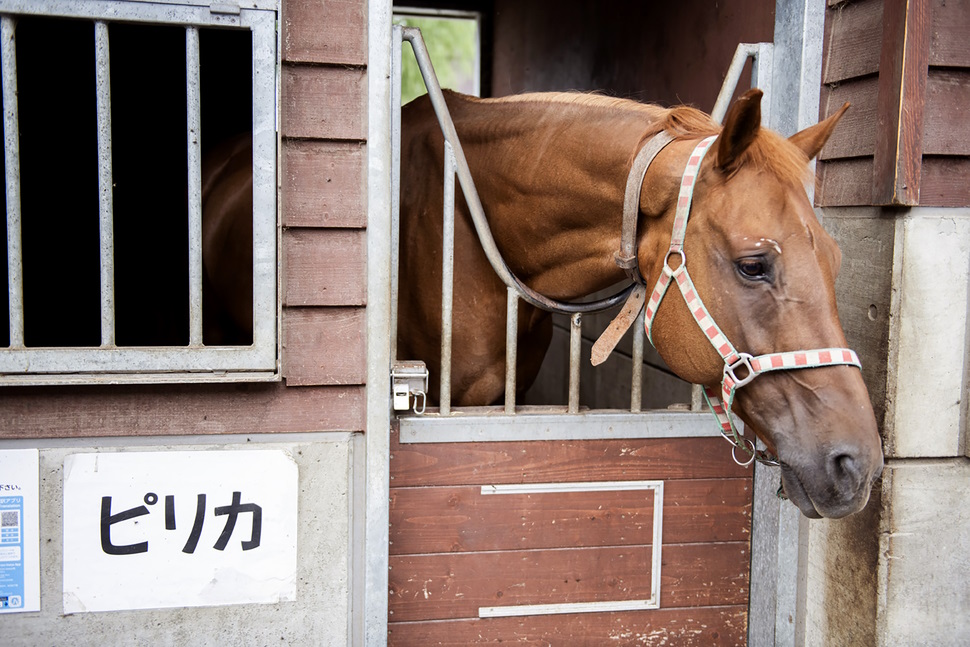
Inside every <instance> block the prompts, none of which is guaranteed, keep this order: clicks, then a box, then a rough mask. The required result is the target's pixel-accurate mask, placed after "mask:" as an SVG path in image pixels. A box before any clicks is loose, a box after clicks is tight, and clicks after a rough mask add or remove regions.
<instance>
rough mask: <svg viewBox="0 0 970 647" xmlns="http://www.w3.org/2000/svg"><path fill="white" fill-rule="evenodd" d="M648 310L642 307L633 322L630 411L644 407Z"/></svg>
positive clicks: (633, 411) (637, 411) (634, 411)
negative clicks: (644, 340)
mask: <svg viewBox="0 0 970 647" xmlns="http://www.w3.org/2000/svg"><path fill="white" fill-rule="evenodd" d="M646 314H647V313H646V310H645V309H641V310H640V314H638V315H637V320H636V323H634V324H633V375H632V376H631V377H630V411H631V412H632V413H639V412H640V410H641V408H642V407H643V338H644V337H646V335H645V334H644V328H643V322H644V318H645V317H646Z"/></svg>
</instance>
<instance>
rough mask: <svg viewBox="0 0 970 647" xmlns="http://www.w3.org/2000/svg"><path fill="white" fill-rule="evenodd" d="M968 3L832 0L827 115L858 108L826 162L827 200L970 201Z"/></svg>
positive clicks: (823, 199) (821, 182) (822, 177)
mask: <svg viewBox="0 0 970 647" xmlns="http://www.w3.org/2000/svg"><path fill="white" fill-rule="evenodd" d="M968 42H970V11H968V10H967V5H966V3H965V2H947V1H945V0H931V1H929V2H926V3H905V2H902V1H900V0H855V1H853V2H847V3H843V2H839V3H832V2H830V3H829V7H828V9H827V12H826V20H825V41H824V43H825V47H824V54H823V67H822V69H823V76H822V82H823V88H822V101H821V116H822V117H825V116H827V115H829V114H831V113H832V112H834V111H835V110H836V109H838V107H839V106H841V105H842V103H843V102H844V101H850V102H851V103H852V109H851V110H850V111H849V113H848V114H847V115H846V117H845V118H844V119H843V122H842V123H841V124H840V125H839V127H838V128H837V129H836V131H835V133H834V134H833V137H832V139H831V140H830V142H829V144H828V145H827V146H826V148H825V150H824V151H823V152H822V155H821V158H820V159H821V162H820V164H819V165H818V191H817V192H816V202H817V203H818V204H819V205H821V206H863V205H880V204H886V205H889V204H892V205H912V206H915V205H922V206H944V207H960V206H970V189H968V188H967V187H968V185H970V175H968V174H967V169H968V162H970V129H968V128H967V127H966V124H967V123H970V112H968V108H967V106H968V103H970V47H967V43H968Z"/></svg>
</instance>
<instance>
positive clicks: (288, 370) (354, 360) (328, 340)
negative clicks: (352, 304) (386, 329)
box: [283, 308, 367, 386]
mask: <svg viewBox="0 0 970 647" xmlns="http://www.w3.org/2000/svg"><path fill="white" fill-rule="evenodd" d="M365 321H366V317H365V311H364V308H285V309H284V310H283V377H284V379H285V380H286V383H287V385H290V386H305V385H322V384H331V385H335V384H342V385H349V384H363V383H364V382H365V378H366V375H367V366H366V358H365V356H364V355H365V353H364V332H365V330H364V326H365Z"/></svg>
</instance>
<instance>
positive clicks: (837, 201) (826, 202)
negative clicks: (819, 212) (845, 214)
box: [815, 157, 872, 207]
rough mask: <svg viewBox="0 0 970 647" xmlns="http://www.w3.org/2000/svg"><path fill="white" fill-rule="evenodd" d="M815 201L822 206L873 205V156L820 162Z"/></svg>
mask: <svg viewBox="0 0 970 647" xmlns="http://www.w3.org/2000/svg"><path fill="white" fill-rule="evenodd" d="M815 204H817V205H818V206H820V207H837V206H844V207H851V206H860V205H871V204H872V158H871V157H859V158H854V159H844V160H829V161H825V162H820V163H819V165H818V186H817V189H816V191H815Z"/></svg>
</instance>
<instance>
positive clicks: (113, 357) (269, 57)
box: [0, 0, 280, 384]
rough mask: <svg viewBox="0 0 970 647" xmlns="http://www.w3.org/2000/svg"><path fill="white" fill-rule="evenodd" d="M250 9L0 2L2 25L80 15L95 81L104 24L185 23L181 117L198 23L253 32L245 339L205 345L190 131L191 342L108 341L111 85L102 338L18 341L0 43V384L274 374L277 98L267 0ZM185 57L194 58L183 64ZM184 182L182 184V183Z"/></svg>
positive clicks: (273, 8) (7, 81)
mask: <svg viewBox="0 0 970 647" xmlns="http://www.w3.org/2000/svg"><path fill="white" fill-rule="evenodd" d="M252 4H253V5H255V7H256V8H249V7H247V8H241V7H240V6H239V5H238V4H237V3H235V2H224V3H209V2H202V0H186V1H185V2H183V3H182V4H178V5H173V4H161V3H155V2H148V1H146V0H112V1H106V0H43V1H37V0H0V13H2V14H3V31H4V34H5V36H6V37H10V36H12V35H13V34H14V33H15V21H16V17H17V16H49V17H61V18H75V19H85V20H91V21H93V22H94V23H95V27H96V29H95V31H96V34H97V44H96V49H97V51H98V52H100V54H99V58H98V65H99V78H100V79H102V80H103V79H106V78H107V70H108V65H110V61H109V59H108V54H107V38H108V36H107V32H108V30H107V28H106V27H107V24H109V23H111V22H122V21H124V22H143V23H153V24H168V25H180V26H184V27H185V28H186V34H187V38H186V43H187V44H186V56H187V61H188V63H189V69H188V70H187V92H188V97H189V99H188V104H189V105H188V106H187V110H188V114H189V124H190V127H191V124H192V123H193V122H194V121H195V120H197V119H198V114H199V112H198V111H199V106H198V101H197V100H195V101H193V97H195V98H196V99H197V94H198V28H200V27H220V28H235V29H246V30H249V31H250V32H251V33H252V38H253V324H254V325H253V343H252V345H250V346H204V345H203V344H202V332H201V331H202V328H201V317H202V313H201V281H202V279H201V271H202V270H201V251H200V249H201V207H200V201H201V196H200V195H199V191H198V187H199V186H200V177H201V162H200V158H199V150H198V138H197V137H196V138H195V141H194V142H193V141H192V139H193V138H192V137H191V136H189V168H190V174H189V178H188V186H189V188H190V197H191V199H190V208H189V214H190V227H189V231H188V232H187V235H188V237H189V241H190V242H189V249H190V251H189V258H190V268H189V275H190V285H188V286H186V290H187V291H188V292H189V294H190V319H191V323H190V326H191V328H190V344H189V346H188V347H118V346H117V345H115V343H114V310H113V296H112V294H113V256H114V253H113V244H114V243H113V240H112V235H111V219H112V201H111V191H110V186H111V168H110V157H111V143H110V91H109V90H108V88H107V85H106V83H99V86H100V87H101V89H100V90H99V92H98V114H99V118H98V121H99V131H100V134H99V151H100V155H99V157H100V161H99V176H100V178H101V180H100V181H101V186H102V190H101V232H102V233H101V249H102V251H101V259H102V297H101V300H102V305H101V312H102V341H101V346H100V347H94V348H27V347H25V346H24V344H23V317H22V310H20V311H18V309H19V308H22V283H21V280H22V279H21V272H20V261H19V259H20V204H19V163H18V162H17V160H18V159H19V152H18V149H19V144H18V142H17V137H16V136H14V135H13V134H14V133H15V132H16V128H17V106H16V92H15V91H12V90H13V89H15V88H16V61H15V54H14V51H15V50H14V45H13V41H12V40H10V39H9V38H5V45H6V46H5V47H4V49H3V61H2V63H3V82H4V87H5V91H4V130H5V132H6V133H7V136H6V137H5V151H6V152H5V155H6V159H7V165H6V166H7V169H8V172H7V178H6V180H7V186H8V189H7V195H8V200H7V213H8V218H7V231H8V233H7V238H8V264H9V266H10V271H9V276H10V285H9V286H8V290H9V292H10V294H11V299H10V303H11V315H10V325H11V331H10V341H11V343H10V346H9V347H7V348H0V384H88V383H92V382H110V383H142V382H148V383H156V382H208V381H220V382H222V381H267V380H278V379H279V375H280V373H279V357H280V348H279V335H278V329H279V325H278V322H279V303H280V299H279V293H278V284H279V281H278V280H277V274H278V263H277V258H278V256H279V253H278V248H279V237H278V230H279V225H278V221H279V219H278V214H277V177H276V168H277V159H278V152H277V151H278V148H279V147H278V145H277V144H278V138H279V135H278V129H277V122H278V119H277V104H278V101H277V96H278V95H279V75H278V73H277V69H278V63H279V46H278V41H279V36H278V34H277V30H276V23H277V15H278V0H257V2H255V3H252ZM193 64H194V65H195V67H194V69H192V66H193ZM193 187H194V188H195V189H196V190H195V191H192V190H191V189H192V188H193Z"/></svg>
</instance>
